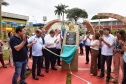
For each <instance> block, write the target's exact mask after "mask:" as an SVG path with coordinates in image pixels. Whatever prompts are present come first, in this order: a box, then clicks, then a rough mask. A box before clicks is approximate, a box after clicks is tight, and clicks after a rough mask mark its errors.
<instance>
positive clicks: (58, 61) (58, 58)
mask: <svg viewBox="0 0 126 84" xmlns="http://www.w3.org/2000/svg"><path fill="white" fill-rule="evenodd" d="M60 52H61V49H56V54H58V55H60ZM56 58H57V64H58V65H60V57H59V56H57V57H56Z"/></svg>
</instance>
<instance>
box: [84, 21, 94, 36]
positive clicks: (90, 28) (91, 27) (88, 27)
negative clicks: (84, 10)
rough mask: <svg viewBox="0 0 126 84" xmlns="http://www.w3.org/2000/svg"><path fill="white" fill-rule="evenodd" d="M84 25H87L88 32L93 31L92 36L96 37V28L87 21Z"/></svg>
mask: <svg viewBox="0 0 126 84" xmlns="http://www.w3.org/2000/svg"><path fill="white" fill-rule="evenodd" d="M83 23H84V24H85V25H86V27H87V30H91V34H92V35H94V28H93V26H92V24H91V23H90V22H89V21H87V20H84V21H83Z"/></svg>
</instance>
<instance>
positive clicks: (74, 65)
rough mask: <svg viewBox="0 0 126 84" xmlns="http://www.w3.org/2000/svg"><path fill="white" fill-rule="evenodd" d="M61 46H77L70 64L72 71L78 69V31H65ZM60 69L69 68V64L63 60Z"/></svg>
mask: <svg viewBox="0 0 126 84" xmlns="http://www.w3.org/2000/svg"><path fill="white" fill-rule="evenodd" d="M63 46H77V49H76V52H75V54H74V57H73V59H72V61H71V64H70V66H71V70H72V71H78V48H79V31H66V32H65V34H64V40H63ZM62 70H69V65H68V64H67V63H66V62H65V61H63V60H62Z"/></svg>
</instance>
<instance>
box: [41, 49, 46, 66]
mask: <svg viewBox="0 0 126 84" xmlns="http://www.w3.org/2000/svg"><path fill="white" fill-rule="evenodd" d="M42 53H43V56H42V57H41V60H42V63H41V66H43V59H44V57H45V49H43V50H42Z"/></svg>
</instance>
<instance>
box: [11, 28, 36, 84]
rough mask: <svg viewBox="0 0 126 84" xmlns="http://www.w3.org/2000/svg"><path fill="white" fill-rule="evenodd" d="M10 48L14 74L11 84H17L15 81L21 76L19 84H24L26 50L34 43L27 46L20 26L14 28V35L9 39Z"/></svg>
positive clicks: (23, 31)
mask: <svg viewBox="0 0 126 84" xmlns="http://www.w3.org/2000/svg"><path fill="white" fill-rule="evenodd" d="M9 43H10V46H11V49H12V54H13V61H14V65H15V73H14V76H13V80H12V84H17V79H18V77H19V75H21V79H20V84H27V83H25V73H26V65H27V57H28V56H27V48H30V47H31V46H32V45H33V44H35V43H36V41H35V40H34V41H33V42H32V43H31V44H28V42H27V40H26V34H25V30H24V29H23V27H22V26H18V27H17V28H16V34H15V35H14V36H13V37H12V38H11V39H10V42H9Z"/></svg>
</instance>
